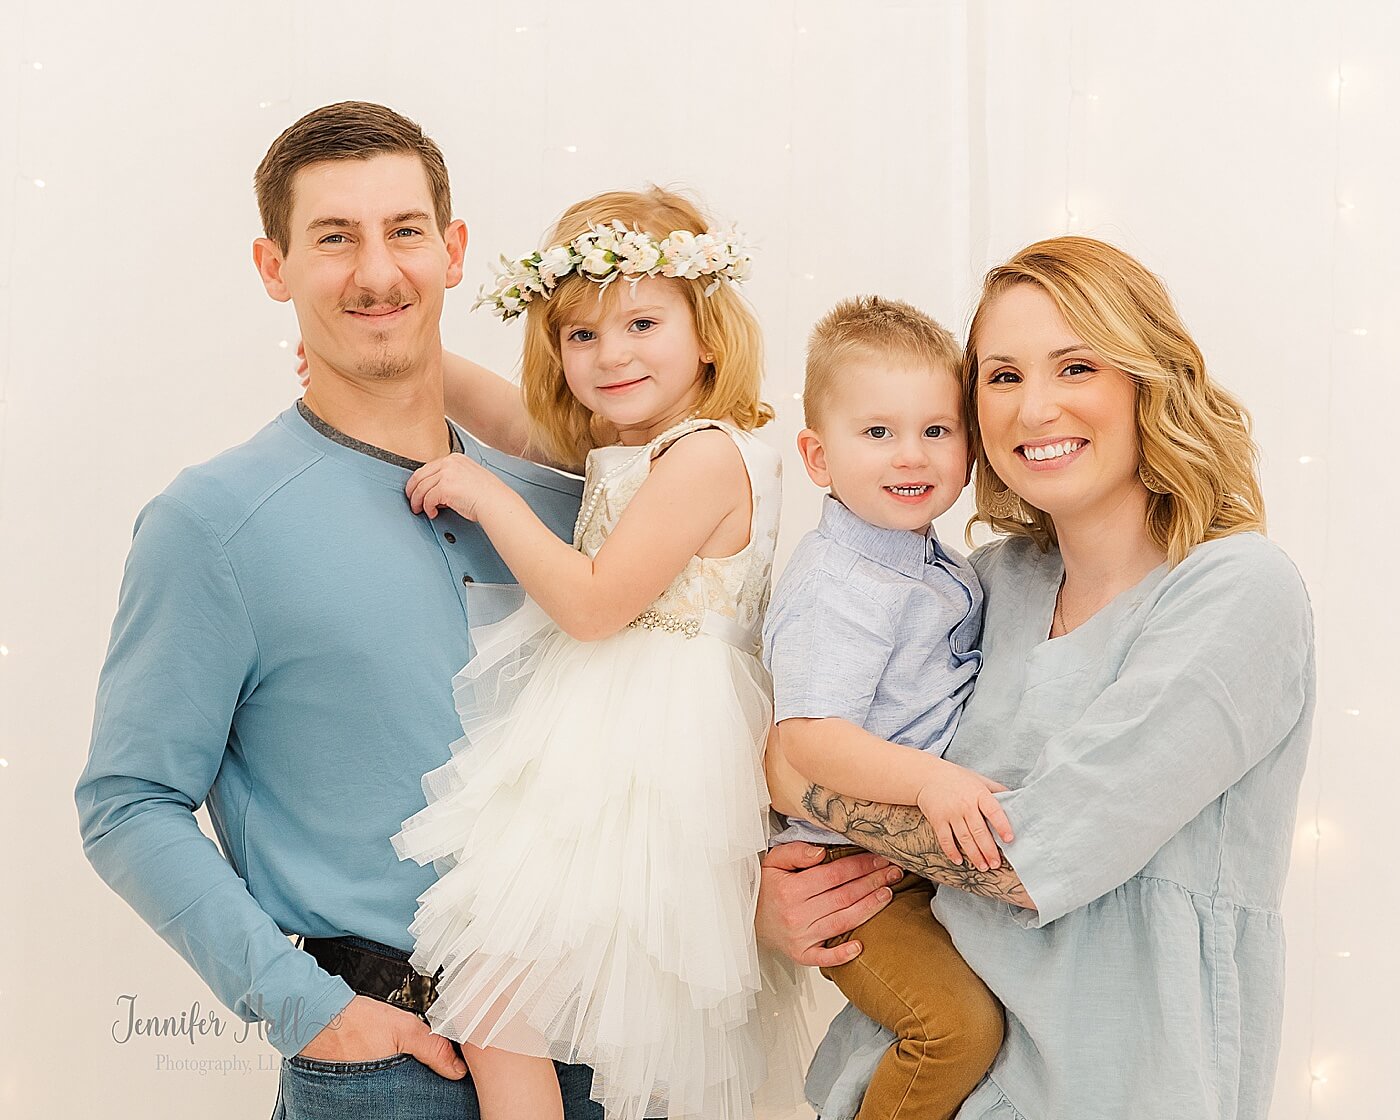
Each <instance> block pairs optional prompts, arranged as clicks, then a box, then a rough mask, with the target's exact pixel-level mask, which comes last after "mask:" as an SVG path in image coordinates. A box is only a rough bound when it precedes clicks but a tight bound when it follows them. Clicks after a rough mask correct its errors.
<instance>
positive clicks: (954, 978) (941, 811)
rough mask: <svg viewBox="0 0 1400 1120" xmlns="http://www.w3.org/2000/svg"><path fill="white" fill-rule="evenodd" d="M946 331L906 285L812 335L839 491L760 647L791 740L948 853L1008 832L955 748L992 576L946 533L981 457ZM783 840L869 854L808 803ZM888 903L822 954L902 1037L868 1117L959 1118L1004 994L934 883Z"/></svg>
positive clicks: (794, 749) (984, 851) (825, 435)
mask: <svg viewBox="0 0 1400 1120" xmlns="http://www.w3.org/2000/svg"><path fill="white" fill-rule="evenodd" d="M961 358H962V354H961V351H960V348H959V347H958V344H957V343H956V341H954V339H953V337H952V335H950V334H949V333H948V332H947V331H946V330H944V329H943V328H942V327H940V326H939V325H938V324H937V323H935V322H934V321H933V320H932V319H930V318H929V317H928V316H927V315H924V314H923V313H922V312H920V311H918V310H916V309H915V308H913V307H911V306H909V305H908V304H906V303H901V302H899V301H897V300H889V299H882V298H880V297H878V296H862V297H858V298H855V299H850V300H846V301H844V302H842V303H840V304H838V305H837V306H836V308H835V309H834V310H832V311H831V312H830V313H829V314H828V315H827V316H826V317H825V318H823V319H822V320H821V321H820V322H819V323H817V325H816V327H815V328H814V329H813V331H812V335H811V339H810V340H809V344H808V354H807V377H806V385H805V389H804V392H803V406H804V412H805V419H806V423H807V427H806V428H805V429H804V430H803V432H802V433H801V434H800V435H799V436H798V437H797V445H798V450H799V451H800V452H801V455H802V461H803V463H804V464H805V465H806V467H807V473H808V474H809V475H810V476H811V478H812V481H813V482H815V483H816V484H817V485H818V486H822V487H829V488H830V495H829V496H828V497H827V498H826V499H825V500H824V503H823V507H822V516H821V523H820V524H819V525H818V527H817V528H816V529H815V530H813V531H812V532H810V533H808V534H807V535H806V536H805V537H803V538H802V540H801V541H800V542H799V543H798V546H797V549H796V551H795V552H794V553H793V555H792V558H791V560H790V561H789V562H788V566H787V568H786V570H785V571H784V573H783V576H782V578H781V579H780V580H779V581H778V584H777V587H776V588H775V589H774V592H773V599H772V602H771V604H770V605H769V608H768V615H767V621H766V622H765V625H764V634H763V638H764V658H765V661H766V663H767V665H768V667H769V669H770V671H771V672H772V674H773V693H774V709H775V711H774V719H775V720H776V721H777V722H778V725H779V728H780V734H781V737H782V744H783V753H784V754H785V755H786V757H787V759H788V761H789V762H791V763H792V765H793V766H794V767H795V768H796V769H797V770H799V771H800V772H801V773H802V774H803V775H804V776H805V777H807V778H808V779H809V780H811V781H813V782H815V783H818V784H821V785H824V786H828V787H830V788H833V789H839V790H840V791H841V792H842V793H845V794H848V795H851V796H854V797H860V798H869V799H871V800H874V801H880V802H885V803H889V804H903V805H918V806H919V808H920V809H921V810H923V812H924V815H925V816H926V817H928V818H929V820H930V821H931V822H932V823H933V825H934V827H935V829H936V830H937V833H938V836H939V840H940V843H941V844H942V845H943V847H944V850H945V852H946V853H947V854H948V856H949V857H950V858H952V859H955V860H956V859H959V858H960V856H959V849H958V845H957V844H956V843H955V842H954V839H953V837H954V833H956V835H957V836H958V837H959V838H965V837H967V836H968V835H969V834H970V832H971V830H972V828H973V827H974V826H976V827H978V829H979V831H980V830H981V828H982V820H983V817H984V816H985V819H986V820H987V822H988V823H989V824H991V825H992V826H993V828H994V829H995V831H997V832H998V833H999V834H1001V836H1002V839H1003V840H1009V839H1010V838H1011V835H1010V832H1009V825H1007V823H1006V818H1005V815H1004V814H1002V813H1001V810H1000V807H999V806H998V805H997V803H996V800H995V798H993V797H992V796H991V792H992V790H994V789H1000V788H1001V787H999V786H996V785H995V783H989V782H987V781H986V780H985V779H983V778H981V777H980V776H979V775H976V774H973V773H972V772H971V771H968V770H964V769H962V768H961V767H958V766H955V765H953V764H952V763H949V762H945V761H944V760H943V759H942V757H941V755H942V753H943V751H944V749H945V748H946V747H947V745H948V742H949V740H950V739H951V738H952V736H953V731H954V729H955V728H956V727H957V724H958V716H959V714H960V713H961V710H962V705H963V703H964V702H965V701H966V700H967V698H968V696H969V695H970V694H971V692H972V686H973V679H974V677H975V676H976V673H977V670H978V668H979V666H980V664H981V654H980V652H979V651H978V649H977V648H976V646H977V641H978V637H979V634H980V631H981V621H982V620H981V608H982V590H981V587H980V586H979V584H978V582H977V576H976V575H975V574H974V572H973V570H972V568H971V566H970V565H969V564H968V563H967V561H966V560H964V559H963V558H962V557H961V556H959V555H957V553H955V552H953V551H951V550H950V549H947V548H945V547H944V546H943V545H942V543H941V542H940V541H939V540H938V539H937V537H936V536H935V535H934V533H933V529H932V526H931V523H932V521H933V519H934V518H935V517H937V516H938V515H939V514H941V513H944V512H946V511H947V510H948V508H949V507H950V506H952V504H953V502H954V501H955V500H956V499H957V496H958V494H959V493H960V492H961V491H962V489H963V487H964V486H966V485H967V482H968V478H969V473H970V469H971V464H970V458H969V454H968V432H967V426H966V423H965V419H964V414H963V407H962V388H961V383H960V379H959V370H960V365H961ZM788 823H789V827H788V828H787V829H786V830H785V831H784V832H782V833H781V834H780V835H778V836H776V837H775V838H774V840H773V843H775V844H778V843H785V842H787V841H790V840H803V841H807V842H809V843H814V844H823V845H827V846H828V849H829V851H828V854H827V857H826V858H827V859H828V860H831V859H836V858H839V857H840V856H843V855H848V854H850V853H852V852H855V851H859V850H860V849H859V848H856V847H853V846H850V845H849V844H848V843H847V841H846V840H845V838H843V837H841V836H839V835H837V834H836V833H833V832H827V831H825V830H823V829H820V828H817V827H816V826H815V825H813V824H810V823H808V822H806V821H803V820H799V819H796V818H789V822H788ZM961 847H962V852H961V854H962V856H965V857H966V858H968V859H969V860H970V861H971V862H972V863H973V864H974V865H975V866H978V867H981V868H984V869H985V868H986V867H987V866H999V864H1000V858H999V854H998V853H997V850H996V847H995V844H994V843H992V841H991V840H990V838H988V839H987V840H985V841H984V842H983V847H981V848H979V846H978V844H977V843H975V842H974V841H972V840H968V839H963V840H962V845H961ZM893 890H894V900H893V901H892V902H891V903H890V904H889V905H888V906H886V907H885V909H884V910H882V911H881V912H880V913H879V914H877V915H876V916H875V917H874V918H872V919H871V920H870V921H868V922H866V923H865V924H864V925H862V926H860V927H859V928H858V929H857V930H855V931H854V932H853V933H851V934H848V935H846V936H844V937H841V938H836V939H833V941H832V942H830V943H829V944H835V943H837V942H838V941H845V940H847V939H848V938H850V937H857V936H858V937H859V938H860V941H861V943H862V944H863V946H864V948H863V950H862V952H861V954H860V956H858V957H856V958H855V959H854V960H852V961H850V962H849V963H847V964H844V965H840V966H838V967H835V968H832V969H823V970H822V972H823V975H825V976H827V977H828V979H831V980H833V981H835V983H836V985H837V986H838V987H839V988H840V989H841V991H842V992H843V993H844V994H845V995H846V998H847V999H849V1000H850V1001H851V1002H852V1003H854V1004H855V1005H856V1006H857V1007H859V1008H860V1009H861V1010H862V1011H863V1012H865V1013H866V1014H867V1015H869V1016H870V1017H871V1018H872V1019H875V1020H877V1021H878V1022H880V1023H882V1024H884V1025H885V1026H886V1027H888V1028H890V1029H891V1030H893V1031H894V1032H895V1033H896V1034H897V1035H898V1036H899V1038H898V1041H897V1042H896V1043H895V1045H893V1046H892V1047H891V1048H890V1050H889V1052H888V1053H887V1054H886V1055H885V1058H884V1060H883V1061H882V1062H881V1064H880V1067H879V1069H878V1071H877V1072H876V1075H875V1078H874V1080H873V1081H872V1082H871V1084H870V1088H869V1089H868V1090H867V1092H866V1096H865V1101H864V1103H863V1104H862V1106H861V1110H860V1114H859V1118H858V1120H892V1118H895V1117H901V1118H906V1120H916V1118H917V1120H935V1118H939V1117H951V1116H953V1114H954V1113H955V1112H957V1110H958V1107H959V1105H960V1104H961V1103H962V1100H963V1098H964V1097H966V1096H967V1094H968V1093H969V1092H970V1091H971V1090H972V1088H973V1087H974V1086H975V1085H976V1084H977V1083H978V1082H979V1081H980V1080H981V1079H982V1076H983V1074H984V1073H985V1072H986V1071H987V1069H988V1067H989V1066H990V1065H991V1063H992V1060H993V1059H994V1058H995V1057H996V1053H997V1050H998V1049H999V1047H1000V1045H1001V1036H1002V1027H1003V1022H1002V1013H1001V1007H1000V1005H999V1004H998V1003H997V1002H996V999H995V998H994V997H993V996H992V995H991V993H990V992H989V991H988V990H987V988H986V987H985V985H983V983H982V981H981V980H979V979H978V977H977V976H976V975H975V974H974V973H973V972H972V970H971V969H969V968H968V966H967V964H966V963H965V962H964V961H963V959H962V958H961V957H960V956H959V955H958V953H957V950H956V949H954V948H953V945H952V942H951V941H950V940H949V937H948V934H947V933H946V932H945V931H944V929H943V928H942V926H940V925H939V924H938V922H937V921H936V920H935V918H934V917H933V914H932V913H931V912H930V908H929V903H930V900H931V899H932V897H933V884H931V883H929V882H928V881H927V880H925V879H922V878H920V877H918V876H917V875H913V874H906V875H905V876H904V878H903V879H902V880H901V881H900V882H899V883H897V884H896V885H895V886H894V888H893Z"/></svg>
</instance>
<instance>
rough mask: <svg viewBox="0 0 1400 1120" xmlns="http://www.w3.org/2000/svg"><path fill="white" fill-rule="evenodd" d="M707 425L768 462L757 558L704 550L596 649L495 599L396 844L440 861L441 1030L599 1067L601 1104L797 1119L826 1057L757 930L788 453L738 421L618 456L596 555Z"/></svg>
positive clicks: (429, 955)
mask: <svg viewBox="0 0 1400 1120" xmlns="http://www.w3.org/2000/svg"><path fill="white" fill-rule="evenodd" d="M700 428H721V429H723V430H724V431H725V432H727V433H729V435H730V436H731V437H732V438H733V439H734V442H735V443H736V445H737V446H738V448H739V450H740V452H741V453H742V455H743V458H744V464H745V466H746V467H747V469H748V474H749V482H750V485H751V487H752V492H753V522H752V525H751V529H750V537H749V543H748V545H747V546H746V547H745V548H744V549H743V550H742V551H740V552H738V553H736V554H735V555H733V556H729V557H724V558H704V557H693V558H692V559H691V560H690V562H689V563H688V564H687V565H686V567H685V569H684V570H683V571H682V572H681V573H680V575H679V576H677V577H676V579H675V581H674V582H673V583H672V584H671V586H670V587H668V588H667V589H666V591H665V592H664V593H663V594H662V595H661V597H660V598H659V599H657V600H656V602H654V603H653V604H652V605H651V607H650V608H648V609H647V610H646V611H645V612H644V613H643V614H642V615H641V616H639V617H638V618H637V619H636V621H635V622H633V623H632V624H631V625H630V626H628V627H626V628H625V629H623V630H622V631H621V632H619V633H617V634H614V635H612V636H611V637H608V638H604V639H602V640H601V641H596V642H581V641H578V640H576V639H574V638H571V637H570V636H569V635H568V634H566V633H564V632H563V631H562V630H561V629H560V628H559V627H558V626H557V625H555V624H554V622H553V621H551V620H550V618H549V617H548V616H547V615H546V614H545V613H544V611H543V610H541V609H540V608H539V607H538V606H537V605H536V604H535V603H534V602H533V601H532V600H529V599H527V598H525V597H524V596H523V594H522V593H521V592H520V590H519V589H518V588H505V587H496V588H485V587H477V588H473V594H474V598H473V599H472V600H471V601H470V602H469V604H468V606H469V616H470V617H471V619H472V620H473V622H472V628H471V636H472V640H473V646H474V651H475V652H474V655H473V657H472V660H471V662H470V663H469V664H468V665H467V666H466V667H465V668H464V669H463V670H462V671H461V672H460V673H459V674H458V675H457V677H456V678H455V679H454V682H453V688H454V698H455V701H456V705H457V710H458V712H459V713H460V714H461V717H462V726H463V729H464V731H465V733H466V734H465V735H464V736H463V738H461V739H459V740H458V741H457V742H456V743H454V744H453V746H452V752H453V756H452V759H451V760H450V761H449V762H448V763H447V764H446V765H445V766H442V767H441V768H439V769H437V770H434V771H432V772H431V773H429V774H428V775H427V776H426V777H424V779H423V790H424V793H425V794H426V795H427V801H428V804H427V808H425V809H423V810H422V811H421V812H419V813H417V814H416V815H415V816H413V817H412V818H410V819H409V820H407V821H405V822H404V827H403V831H402V832H400V833H399V834H398V835H396V836H395V837H394V838H393V843H394V848H395V850H396V851H397V852H398V854H399V857H400V858H401V859H413V860H416V861H417V862H418V863H420V864H421V863H426V862H428V861H429V860H432V861H433V862H434V865H435V867H436V868H437V870H438V872H439V878H438V880H437V882H436V883H434V885H433V886H432V887H430V888H429V889H428V890H427V891H425V892H424V893H423V894H422V895H421V896H420V897H419V899H418V903H419V905H418V912H417V914H416V916H415V918H414V920H413V923H412V925H411V926H410V927H409V930H410V932H411V933H412V934H413V936H414V939H415V942H416V948H415V951H414V953H413V957H412V962H413V965H414V966H415V967H416V968H417V969H418V970H419V971H420V972H423V973H425V974H428V975H432V974H433V973H436V972H437V971H438V970H439V969H441V970H442V974H441V977H440V978H439V981H438V989H437V990H438V995H437V999H436V1001H435V1002H434V1003H433V1005H432V1007H431V1008H430V1009H429V1011H428V1019H429V1021H430V1023H431V1024H432V1027H433V1029H434V1030H436V1031H437V1032H438V1033H440V1034H443V1035H446V1036H447V1037H449V1038H453V1039H456V1040H458V1041H466V1042H471V1043H473V1044H475V1045H477V1046H495V1047H499V1048H502V1049H506V1050H511V1051H515V1052H517V1053H524V1054H536V1055H540V1056H547V1057H551V1058H555V1059H558V1060H560V1061H565V1062H577V1063H583V1064H587V1065H590V1066H592V1067H593V1070H594V1078H593V1089H592V1095H593V1098H594V1099H595V1100H597V1101H599V1102H600V1103H601V1104H602V1105H603V1107H604V1110H605V1112H606V1113H607V1115H608V1116H609V1117H610V1118H614V1117H616V1118H624V1120H633V1118H641V1117H646V1116H666V1117H671V1118H674V1120H680V1118H682V1117H684V1118H687V1120H689V1118H696V1120H702V1118H703V1120H729V1118H747V1117H751V1116H765V1115H772V1116H784V1117H786V1116H787V1115H789V1114H790V1112H791V1110H792V1109H793V1108H794V1107H795V1106H796V1105H798V1104H799V1103H800V1102H801V1076H802V1069H803V1068H804V1066H805V1060H806V1058H807V1057H808V1056H809V1054H810V1050H809V1047H808V1044H807V1036H806V1031H805V1026H804V1014H803V1011H802V1004H804V1003H805V1002H806V999H807V995H806V992H807V987H806V981H805V977H803V976H801V975H799V974H798V973H797V972H796V971H795V970H794V969H793V968H792V967H791V966H790V965H789V964H788V963H787V962H786V961H785V960H781V959H778V958H777V957H776V956H775V955H770V954H768V953H766V952H764V951H763V950H760V949H758V948H756V946H755V943H754V935H753V917H754V907H755V904H756V900H757V895H758V859H759V854H760V853H761V852H762V851H763V849H764V847H765V843H766V840H767V834H768V833H767V824H768V812H767V810H768V792H767V788H766V785H765V782H764V777H763V767H762V751H763V744H764V741H765V738H766V735H767V732H768V728H769V724H770V720H771V715H772V705H771V699H770V682H769V680H768V677H767V674H766V672H765V671H764V669H763V666H762V664H761V663H760V662H759V660H758V651H759V631H760V626H761V623H762V618H763V610H764V608H765V606H766V605H767V600H768V588H769V579H770V574H771V567H772V563H773V550H774V546H775V544H776V541H777V531H778V508H779V503H780V499H781V462H780V460H779V458H778V456H777V454H776V453H775V452H773V451H772V450H771V449H769V448H767V447H766V446H764V444H762V443H761V442H759V441H758V440H757V439H755V438H754V437H753V436H752V435H750V434H749V433H747V432H743V431H740V430H739V429H736V428H734V427H732V426H730V425H728V424H723V423H720V422H718V421H714V420H690V421H686V422H685V423H684V424H681V425H678V426H677V427H675V428H672V429H671V430H670V431H668V432H666V433H664V434H663V435H661V436H659V437H658V438H657V439H655V440H653V441H652V442H651V443H650V444H648V445H646V446H645V447H605V448H599V449H598V450H595V451H593V452H592V453H591V454H590V455H589V457H588V465H587V469H586V480H585V485H584V499H583V507H582V509H581V510H580V512H579V520H578V523H577V525H576V527H575V530H574V545H575V547H577V548H579V549H581V550H582V551H583V552H585V553H587V554H588V555H590V556H593V555H596V554H597V552H598V550H599V549H600V548H601V547H602V544H603V542H604V541H605V540H606V539H607V536H608V533H609V532H610V531H611V530H612V528H613V527H614V526H615V525H616V524H617V522H618V519H619V518H620V517H621V515H622V511H623V510H624V509H625V508H626V506H627V503H628V502H629V501H630V500H631V498H632V497H633V495H635V494H636V493H637V491H638V490H639V489H640V488H641V485H642V483H643V482H644V481H645V480H646V477H647V473H648V471H649V470H650V467H651V463H652V461H653V460H654V459H655V457H656V456H657V455H659V454H660V453H661V452H662V451H664V450H665V449H666V448H667V447H669V446H670V445H671V444H672V443H673V442H674V441H675V440H676V439H678V438H680V437H682V436H684V435H686V434H688V433H690V432H692V431H695V430H697V429H700ZM493 619H494V620H496V621H492V620H493Z"/></svg>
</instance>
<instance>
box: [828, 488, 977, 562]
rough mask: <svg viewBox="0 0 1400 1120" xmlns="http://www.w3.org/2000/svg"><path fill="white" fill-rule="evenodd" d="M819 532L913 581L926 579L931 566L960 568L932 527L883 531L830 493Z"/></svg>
mask: <svg viewBox="0 0 1400 1120" xmlns="http://www.w3.org/2000/svg"><path fill="white" fill-rule="evenodd" d="M817 527H818V529H819V530H820V531H821V532H822V533H823V534H824V535H825V536H828V537H830V538H831V539H832V540H834V541H836V542H837V543H839V544H844V545H845V546H846V547H847V548H850V549H852V550H853V551H855V552H858V553H860V554H861V555H862V556H864V557H865V558H866V559H868V560H873V561H874V562H875V563H877V564H881V565H883V566H884V567H886V568H890V569H892V570H894V571H896V572H900V573H901V574H903V575H906V576H909V577H910V578H911V579H920V580H921V579H923V578H924V571H925V568H926V566H927V565H929V564H933V563H941V564H943V565H944V566H946V567H950V568H954V569H956V568H958V567H959V564H958V562H957V560H956V559H955V558H954V557H953V556H951V555H950V554H949V553H948V551H947V550H946V549H944V547H943V546H942V545H941V544H940V543H939V541H938V537H937V535H936V534H935V532H934V529H933V526H932V525H930V526H929V527H928V530H927V532H926V533H924V534H922V535H921V534H919V533H916V532H914V531H913V530H910V529H882V528H880V526H878V525H872V524H870V522H868V521H866V520H865V519H864V518H861V517H857V516H856V515H855V514H854V513H852V512H851V511H850V510H848V509H847V508H846V507H845V506H843V505H842V504H841V503H840V502H839V501H837V500H836V499H835V498H833V497H832V496H831V495H830V494H828V495H827V496H826V497H825V498H823V499H822V516H821V521H820V523H819V524H818V526H817Z"/></svg>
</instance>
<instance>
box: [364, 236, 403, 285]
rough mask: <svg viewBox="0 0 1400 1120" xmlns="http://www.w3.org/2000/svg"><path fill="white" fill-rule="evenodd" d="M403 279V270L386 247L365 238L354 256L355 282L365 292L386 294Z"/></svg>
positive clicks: (379, 242) (374, 239) (373, 239)
mask: <svg viewBox="0 0 1400 1120" xmlns="http://www.w3.org/2000/svg"><path fill="white" fill-rule="evenodd" d="M402 279H403V270H402V269H400V268H399V262H398V261H397V259H395V257H394V254H393V252H391V251H390V248H389V246H388V245H386V244H384V242H382V241H380V240H378V239H377V238H373V237H371V238H367V239H366V240H365V241H363V242H362V243H361V244H360V247H359V251H358V252H357V253H356V254H355V282H356V283H357V284H358V285H359V286H360V287H361V288H362V289H364V290H365V291H367V292H374V293H377V294H379V295H384V294H387V293H388V292H390V291H392V290H393V289H394V287H395V286H397V284H398V283H399V281H400V280H402Z"/></svg>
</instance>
